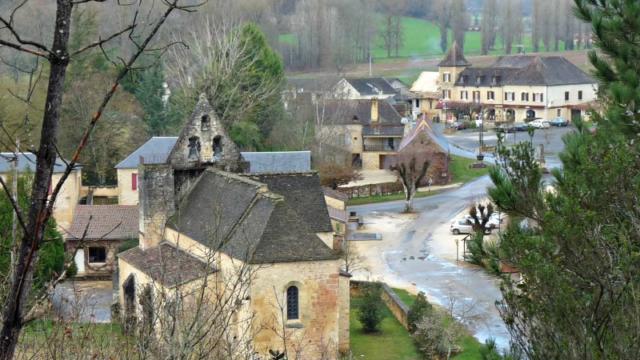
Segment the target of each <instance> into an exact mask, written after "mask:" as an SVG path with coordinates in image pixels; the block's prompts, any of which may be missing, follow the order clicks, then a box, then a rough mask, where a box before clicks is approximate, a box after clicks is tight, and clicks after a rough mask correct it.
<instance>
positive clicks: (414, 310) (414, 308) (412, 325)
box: [407, 291, 433, 334]
mask: <svg viewBox="0 0 640 360" xmlns="http://www.w3.org/2000/svg"><path fill="white" fill-rule="evenodd" d="M432 311H433V306H432V305H431V304H430V303H429V302H428V301H427V298H426V296H425V295H424V293H423V292H422V291H421V292H419V293H418V296H417V297H416V300H415V301H414V302H413V305H411V309H409V314H408V316H407V322H408V323H409V332H410V333H412V334H413V332H414V331H416V324H417V323H418V322H419V321H420V320H421V319H422V318H423V317H425V316H428V315H430V314H431V312H432Z"/></svg>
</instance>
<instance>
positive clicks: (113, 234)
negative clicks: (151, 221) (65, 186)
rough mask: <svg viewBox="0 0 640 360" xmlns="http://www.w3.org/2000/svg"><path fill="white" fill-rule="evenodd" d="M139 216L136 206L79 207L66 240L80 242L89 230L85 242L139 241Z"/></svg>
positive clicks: (67, 232)
mask: <svg viewBox="0 0 640 360" xmlns="http://www.w3.org/2000/svg"><path fill="white" fill-rule="evenodd" d="M138 214H139V212H138V206H136V205H77V206H76V210H75V213H74V215H73V221H72V222H71V226H70V227H69V229H67V231H66V234H65V238H66V239H67V240H79V239H81V238H82V236H83V234H84V231H85V229H87V234H86V236H85V238H84V239H85V240H127V239H137V238H138ZM87 225H88V226H89V227H88V228H87Z"/></svg>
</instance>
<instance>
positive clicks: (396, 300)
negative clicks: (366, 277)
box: [351, 280, 409, 330]
mask: <svg viewBox="0 0 640 360" xmlns="http://www.w3.org/2000/svg"><path fill="white" fill-rule="evenodd" d="M365 284H372V282H369V281H356V280H351V296H357V295H359V294H360V287H361V286H363V285H365ZM380 284H381V285H382V294H381V297H382V301H383V302H384V303H385V304H386V305H387V307H388V308H389V311H391V313H392V314H393V316H394V317H395V318H396V319H397V320H398V322H400V324H401V325H402V326H403V327H404V328H405V329H407V330H408V329H409V320H408V318H409V306H408V305H407V304H405V303H404V301H402V299H400V297H398V295H397V294H396V293H395V291H393V289H391V288H390V287H389V285H387V284H385V283H380Z"/></svg>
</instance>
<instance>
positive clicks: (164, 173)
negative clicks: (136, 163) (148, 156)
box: [138, 165, 175, 250]
mask: <svg viewBox="0 0 640 360" xmlns="http://www.w3.org/2000/svg"><path fill="white" fill-rule="evenodd" d="M138 173H139V174H140V175H139V177H138V179H139V182H140V187H139V194H140V206H139V208H140V248H141V249H143V250H144V249H147V248H150V247H153V246H155V245H158V244H159V243H160V241H162V239H163V237H164V226H165V224H166V221H167V219H168V218H169V217H170V216H171V215H173V212H174V210H175V202H174V185H173V169H171V167H170V166H168V165H140V168H139V171H138Z"/></svg>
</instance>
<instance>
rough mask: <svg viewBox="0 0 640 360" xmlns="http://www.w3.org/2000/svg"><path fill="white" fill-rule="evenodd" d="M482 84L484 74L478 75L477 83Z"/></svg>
mask: <svg viewBox="0 0 640 360" xmlns="http://www.w3.org/2000/svg"><path fill="white" fill-rule="evenodd" d="M480 84H482V76H478V77H476V85H480Z"/></svg>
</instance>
